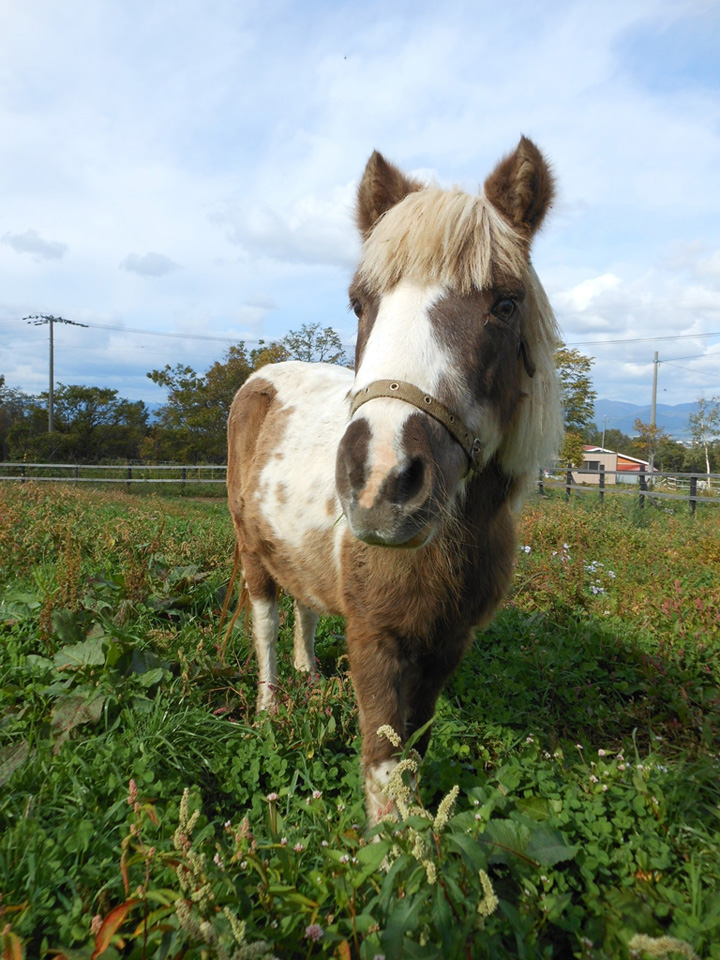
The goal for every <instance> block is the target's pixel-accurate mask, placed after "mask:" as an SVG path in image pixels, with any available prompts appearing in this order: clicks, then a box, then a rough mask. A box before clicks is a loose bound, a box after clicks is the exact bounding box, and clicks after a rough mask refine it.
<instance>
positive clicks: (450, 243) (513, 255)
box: [360, 187, 527, 295]
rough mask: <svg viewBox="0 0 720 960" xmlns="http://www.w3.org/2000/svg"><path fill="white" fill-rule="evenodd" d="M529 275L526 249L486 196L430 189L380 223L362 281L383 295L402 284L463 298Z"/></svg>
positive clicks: (362, 270)
mask: <svg viewBox="0 0 720 960" xmlns="http://www.w3.org/2000/svg"><path fill="white" fill-rule="evenodd" d="M526 271H527V244H526V243H523V241H522V239H521V237H520V236H519V235H518V234H517V233H516V232H515V230H513V228H512V227H511V226H510V224H509V223H508V222H507V221H506V220H504V219H503V217H502V216H501V215H500V214H499V213H498V212H497V211H496V210H495V208H494V207H493V206H492V205H491V204H490V203H489V202H488V201H487V200H486V199H485V197H484V196H482V195H480V196H471V195H470V194H469V193H465V192H464V191H462V190H459V189H453V190H441V189H440V188H439V187H426V188H424V189H422V190H418V191H415V192H413V193H409V194H408V195H407V196H406V197H405V198H404V199H403V200H402V201H401V202H400V203H398V204H396V205H395V206H394V207H391V208H390V210H388V211H387V213H385V214H384V216H382V217H380V218H379V219H378V220H377V222H376V223H375V225H374V226H373V228H372V230H371V231H370V233H369V235H368V237H367V239H366V241H365V246H364V249H363V261H362V264H361V266H360V276H361V278H362V280H363V282H364V283H366V284H367V285H368V287H369V288H370V289H371V290H372V291H374V292H376V293H380V292H381V291H383V290H387V289H389V288H390V287H392V286H394V285H395V284H396V283H397V282H398V281H399V280H400V279H401V278H405V279H408V280H412V279H417V280H418V281H419V282H421V283H424V284H427V283H437V284H440V285H442V286H447V287H452V288H453V289H454V290H457V291H458V293H460V294H462V295H467V294H469V293H470V292H471V291H472V289H473V288H475V289H478V290H482V289H483V288H484V287H487V286H490V285H491V284H492V283H493V282H497V281H498V280H499V279H500V278H501V277H504V278H506V279H509V278H511V277H522V276H524V274H525V272H526Z"/></svg>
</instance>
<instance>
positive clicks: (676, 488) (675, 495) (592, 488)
mask: <svg viewBox="0 0 720 960" xmlns="http://www.w3.org/2000/svg"><path fill="white" fill-rule="evenodd" d="M609 477H610V478H612V479H611V480H610V482H609V483H608V478H609ZM537 488H538V492H539V493H540V494H544V493H545V492H546V491H548V490H564V491H565V499H566V500H569V499H570V497H571V496H572V495H573V494H579V495H581V496H584V495H588V494H589V495H593V494H594V495H595V496H597V497H598V498H599V499H600V502H601V503H602V502H603V500H604V499H605V496H606V494H607V493H608V492H610V491H611V492H612V494H613V495H615V494H619V495H621V496H622V495H624V496H631V497H637V500H638V505H639V506H640V507H644V506H645V504H646V502H647V501H649V502H650V503H659V502H660V501H661V500H676V501H677V500H680V501H684V502H685V503H687V504H688V505H689V507H690V512H691V513H695V510H696V509H697V505H698V504H699V503H700V504H717V503H720V496H716V493H717V494H720V474H718V473H677V472H674V473H659V472H656V471H653V472H652V473H649V472H648V471H646V470H639V471H633V472H632V473H629V472H628V471H624V470H605V469H604V467H603V466H602V464H601V465H600V469H599V470H579V469H577V468H575V467H572V466H570V465H568V467H567V469H566V470H565V472H564V476H563V474H562V473H561V474H557V473H555V474H553V475H548V473H547V471H545V470H541V471H540V474H539V476H538V480H537Z"/></svg>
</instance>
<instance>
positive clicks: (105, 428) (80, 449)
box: [8, 383, 148, 463]
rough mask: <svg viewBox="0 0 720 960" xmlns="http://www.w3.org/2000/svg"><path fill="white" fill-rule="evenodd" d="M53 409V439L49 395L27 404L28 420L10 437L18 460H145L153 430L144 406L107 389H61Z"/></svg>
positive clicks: (15, 426)
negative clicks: (143, 455) (145, 447)
mask: <svg viewBox="0 0 720 960" xmlns="http://www.w3.org/2000/svg"><path fill="white" fill-rule="evenodd" d="M54 407H55V410H54V428H53V432H52V433H50V432H49V431H48V428H47V427H48V424H47V393H42V394H40V396H39V397H30V398H27V404H26V407H25V411H24V415H23V417H22V418H21V419H20V418H19V419H17V420H16V421H15V422H14V423H13V425H12V427H11V429H10V430H9V432H8V444H9V446H10V447H11V449H12V451H13V454H14V455H15V456H17V457H21V458H23V459H25V458H29V459H33V460H40V461H43V460H64V461H65V462H67V463H92V462H97V461H99V460H131V459H136V458H137V457H138V456H139V455H140V444H141V442H142V439H143V437H144V436H145V433H146V431H147V425H148V412H147V408H146V407H145V404H144V403H143V402H142V401H141V400H139V401H137V402H132V401H130V400H123V399H122V398H121V397H118V392H117V390H111V389H109V388H107V387H86V386H82V385H79V384H70V385H66V384H62V383H59V384H58V385H57V389H56V390H55V391H54Z"/></svg>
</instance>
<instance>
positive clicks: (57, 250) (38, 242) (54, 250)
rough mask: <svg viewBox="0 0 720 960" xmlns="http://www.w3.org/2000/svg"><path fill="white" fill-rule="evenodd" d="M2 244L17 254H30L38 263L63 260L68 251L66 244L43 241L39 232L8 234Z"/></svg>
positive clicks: (29, 231) (28, 231) (55, 241)
mask: <svg viewBox="0 0 720 960" xmlns="http://www.w3.org/2000/svg"><path fill="white" fill-rule="evenodd" d="M2 242H3V243H6V244H7V245H8V246H9V247H12V248H13V250H14V251H15V253H28V254H30V256H31V257H32V258H33V260H36V261H37V262H38V263H39V262H40V261H42V260H61V259H62V258H63V257H64V256H65V251H66V250H67V244H66V243H59V242H58V241H57V240H43V238H42V237H41V236H40V234H39V233H38V232H37V230H26V231H25V233H6V234H5V235H4V236H3V238H2Z"/></svg>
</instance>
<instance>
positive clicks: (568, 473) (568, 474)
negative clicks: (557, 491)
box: [565, 463, 572, 502]
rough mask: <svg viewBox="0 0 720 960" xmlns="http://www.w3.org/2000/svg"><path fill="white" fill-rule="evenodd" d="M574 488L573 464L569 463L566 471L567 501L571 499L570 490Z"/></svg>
mask: <svg viewBox="0 0 720 960" xmlns="http://www.w3.org/2000/svg"><path fill="white" fill-rule="evenodd" d="M571 489H572V464H571V463H568V465H567V470H566V471H565V501H566V502H567V501H568V500H569V499H570V490H571Z"/></svg>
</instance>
